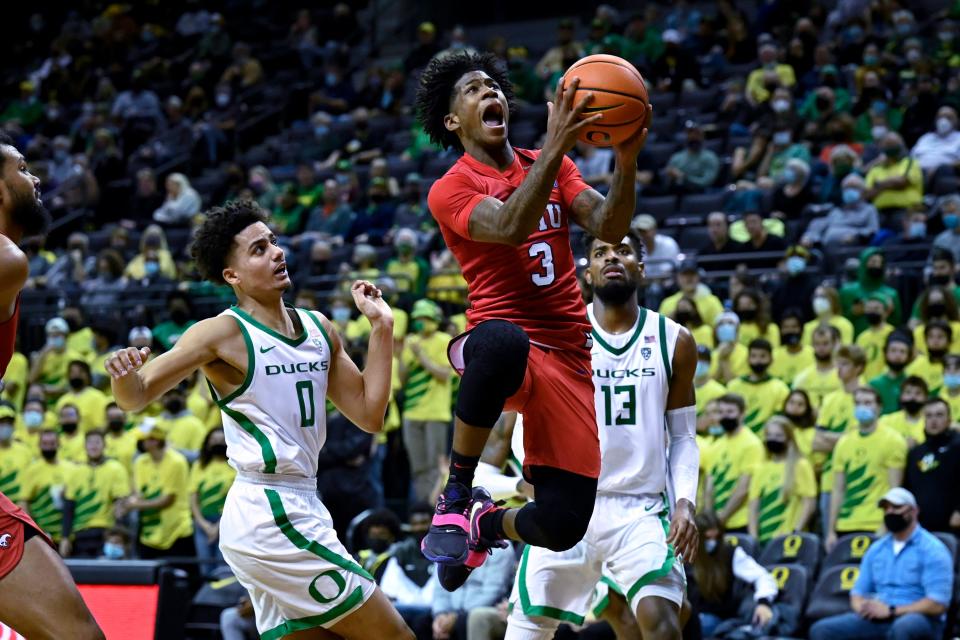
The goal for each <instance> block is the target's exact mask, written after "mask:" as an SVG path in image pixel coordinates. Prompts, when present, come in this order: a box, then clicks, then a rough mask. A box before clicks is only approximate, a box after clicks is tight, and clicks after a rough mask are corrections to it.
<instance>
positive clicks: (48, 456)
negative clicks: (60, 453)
mask: <svg viewBox="0 0 960 640" xmlns="http://www.w3.org/2000/svg"><path fill="white" fill-rule="evenodd" d="M40 455H42V456H43V459H44V460H46V461H47V462H53V461H54V460H55V459H56V457H57V450H56V449H53V450H52V451H48V450H46V449H41V450H40Z"/></svg>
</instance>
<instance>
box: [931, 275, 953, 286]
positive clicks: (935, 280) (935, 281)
mask: <svg viewBox="0 0 960 640" xmlns="http://www.w3.org/2000/svg"><path fill="white" fill-rule="evenodd" d="M948 282H950V276H946V275H941V276H930V284H931V285H932V286H936V287H942V286H944V285H946V284H947V283H948Z"/></svg>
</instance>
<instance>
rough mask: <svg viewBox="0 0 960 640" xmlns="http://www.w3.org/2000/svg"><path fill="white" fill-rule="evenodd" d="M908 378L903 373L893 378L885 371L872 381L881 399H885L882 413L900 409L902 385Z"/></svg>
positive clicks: (871, 383)
mask: <svg viewBox="0 0 960 640" xmlns="http://www.w3.org/2000/svg"><path fill="white" fill-rule="evenodd" d="M906 379H907V376H906V374H903V373H901V374H900V375H899V376H897V377H896V378H891V377H890V376H888V375H887V374H886V372H884V373H882V374H880V375H879V376H877V377H876V378H874V379H873V380H871V381H870V386H871V387H873V388H874V389H876V390H877V393H879V394H880V399H881V400H882V401H883V406H882V407H881V411H880V414H881V415H886V414H888V413H893V412H894V411H898V410H899V409H900V387H902V386H903V381H904V380H906Z"/></svg>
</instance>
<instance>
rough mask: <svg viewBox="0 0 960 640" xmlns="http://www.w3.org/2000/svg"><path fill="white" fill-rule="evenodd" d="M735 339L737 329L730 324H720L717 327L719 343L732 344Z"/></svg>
mask: <svg viewBox="0 0 960 640" xmlns="http://www.w3.org/2000/svg"><path fill="white" fill-rule="evenodd" d="M736 339H737V328H736V327H735V326H733V325H732V324H722V325H720V326H719V327H717V340H719V341H720V342H733V341H734V340H736Z"/></svg>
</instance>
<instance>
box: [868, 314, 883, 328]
mask: <svg viewBox="0 0 960 640" xmlns="http://www.w3.org/2000/svg"><path fill="white" fill-rule="evenodd" d="M863 317H864V318H866V319H867V324H869V325H870V326H871V327H875V326H877V325H878V324H880V323H881V322H883V316H882V315H881V314H879V313H877V312H876V311H868V312H867V313H865V314H863Z"/></svg>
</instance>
